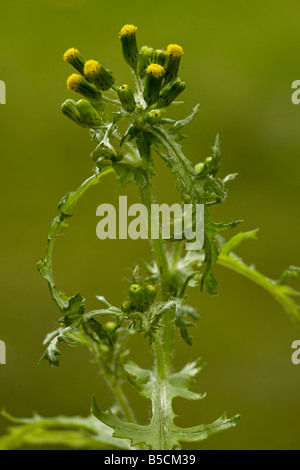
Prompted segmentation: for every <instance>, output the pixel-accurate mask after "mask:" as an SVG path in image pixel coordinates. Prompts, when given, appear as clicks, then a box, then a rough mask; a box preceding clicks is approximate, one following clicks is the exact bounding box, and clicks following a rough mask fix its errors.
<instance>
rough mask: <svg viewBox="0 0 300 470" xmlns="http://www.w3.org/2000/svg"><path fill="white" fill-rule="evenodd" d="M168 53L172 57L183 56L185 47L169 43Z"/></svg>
mask: <svg viewBox="0 0 300 470" xmlns="http://www.w3.org/2000/svg"><path fill="white" fill-rule="evenodd" d="M167 54H168V55H169V56H172V57H181V56H182V54H183V49H182V47H181V46H178V44H169V45H168V47H167Z"/></svg>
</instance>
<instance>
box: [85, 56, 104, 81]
mask: <svg viewBox="0 0 300 470" xmlns="http://www.w3.org/2000/svg"><path fill="white" fill-rule="evenodd" d="M100 69H101V64H99V62H98V61H97V60H88V61H87V62H86V63H85V65H84V75H86V76H87V77H90V78H92V77H93V76H94V75H96V73H98V72H99V71H100Z"/></svg>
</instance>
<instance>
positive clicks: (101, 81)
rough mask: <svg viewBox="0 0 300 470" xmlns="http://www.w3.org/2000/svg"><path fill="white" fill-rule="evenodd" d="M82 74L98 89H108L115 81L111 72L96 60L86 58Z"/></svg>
mask: <svg viewBox="0 0 300 470" xmlns="http://www.w3.org/2000/svg"><path fill="white" fill-rule="evenodd" d="M84 75H85V76H86V77H87V78H88V79H89V80H90V81H92V82H93V83H94V84H95V85H96V86H97V87H98V88H100V90H108V89H109V88H111V87H112V86H113V84H114V82H115V79H114V76H113V73H112V72H111V71H110V70H107V69H105V68H104V67H102V65H101V64H99V62H98V61H97V60H88V61H87V62H86V63H85V66H84Z"/></svg>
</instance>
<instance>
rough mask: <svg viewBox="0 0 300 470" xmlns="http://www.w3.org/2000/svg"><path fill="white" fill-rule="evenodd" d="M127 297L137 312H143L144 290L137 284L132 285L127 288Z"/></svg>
mask: <svg viewBox="0 0 300 470" xmlns="http://www.w3.org/2000/svg"><path fill="white" fill-rule="evenodd" d="M129 297H130V299H131V302H132V303H133V305H134V307H135V308H136V309H137V310H143V308H144V305H145V298H144V289H143V287H142V286H140V285H139V284H132V285H131V286H130V288H129Z"/></svg>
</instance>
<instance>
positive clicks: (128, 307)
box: [121, 300, 134, 313]
mask: <svg viewBox="0 0 300 470" xmlns="http://www.w3.org/2000/svg"><path fill="white" fill-rule="evenodd" d="M121 310H122V312H124V313H130V312H132V311H133V310H134V306H133V304H132V302H131V301H130V300H124V302H123V303H122V305H121Z"/></svg>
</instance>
